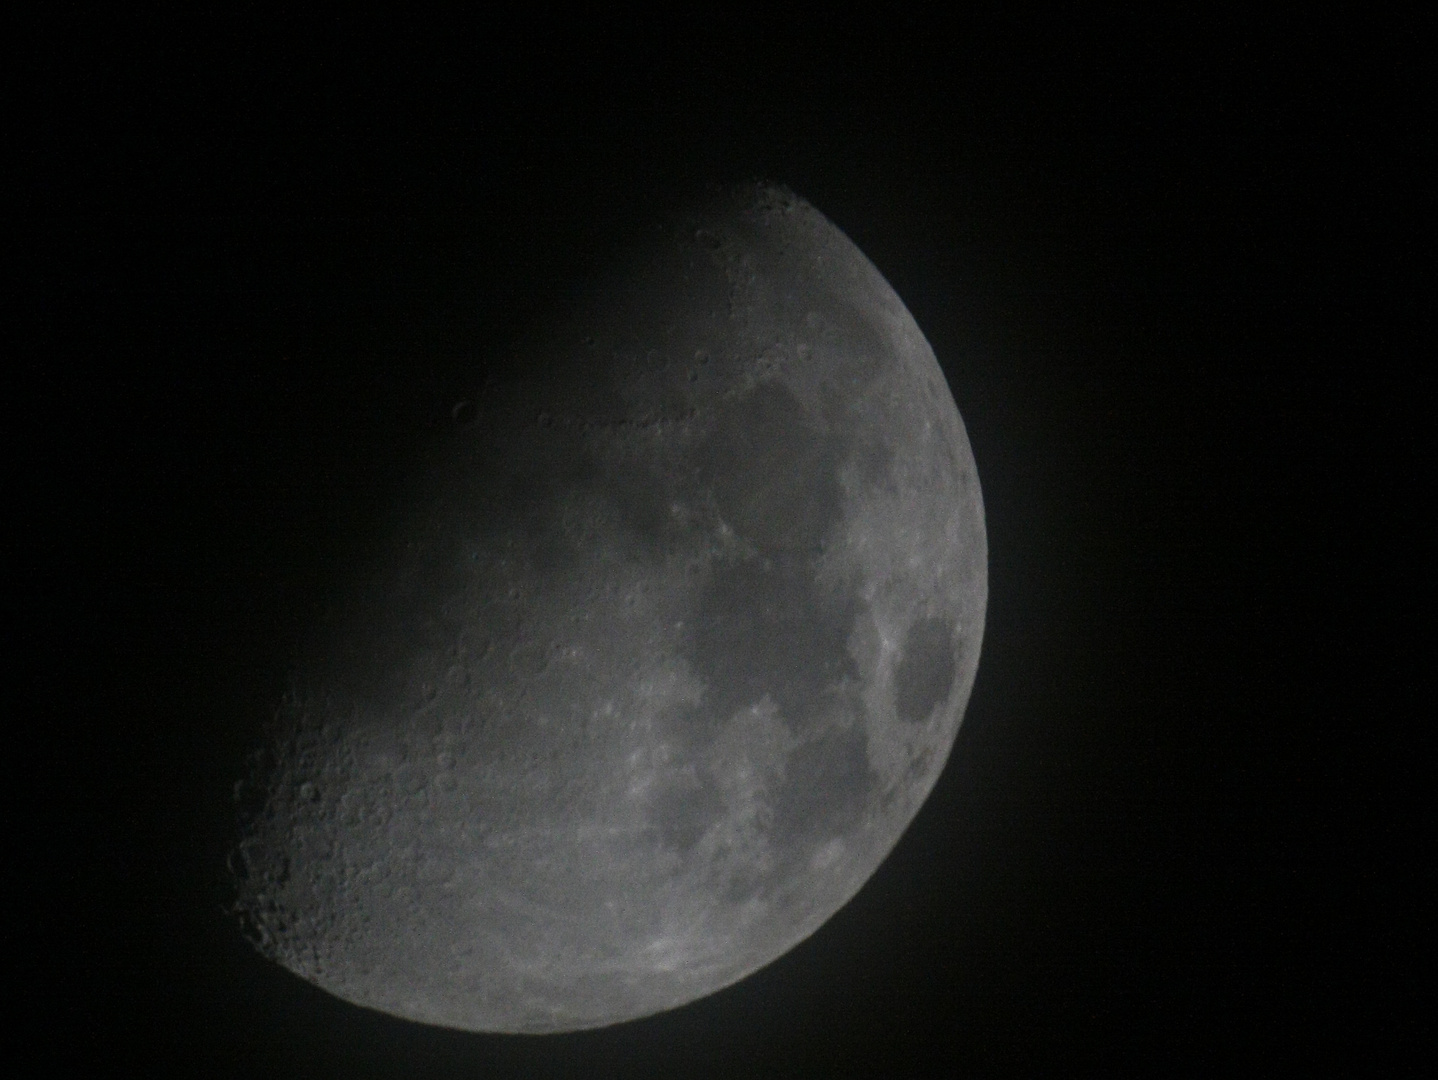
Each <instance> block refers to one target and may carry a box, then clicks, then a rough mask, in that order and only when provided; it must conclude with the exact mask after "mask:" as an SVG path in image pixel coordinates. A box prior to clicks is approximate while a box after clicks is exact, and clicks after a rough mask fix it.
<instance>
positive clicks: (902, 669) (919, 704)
mask: <svg viewBox="0 0 1438 1080" xmlns="http://www.w3.org/2000/svg"><path fill="white" fill-rule="evenodd" d="M957 644H958V643H957V642H956V641H955V637H954V624H953V622H952V621H950V620H948V619H935V618H927V619H919V620H918V621H917V622H915V623H914V624H913V625H912V626H910V627H909V632H908V633H907V634H905V635H904V649H903V652H902V654H901V656H900V659H899V669H898V671H896V672H895V673H894V681H895V684H896V689H897V698H896V700H895V708H896V709H897V710H898V713H899V719H901V720H904V721H906V722H908V723H910V724H920V723H923V722H924V721H925V720H927V719H928V718H929V717H930V715H932V713H933V711H934V709H935V707H937V706H938V705H940V704H942V703H943V702H945V701H947V700H948V698H949V693H950V692H951V691H952V690H953V688H954V674H955V670H956V667H957V663H956V661H957V653H958V647H957Z"/></svg>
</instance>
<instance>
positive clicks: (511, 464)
mask: <svg viewBox="0 0 1438 1080" xmlns="http://www.w3.org/2000/svg"><path fill="white" fill-rule="evenodd" d="M524 360H525V363H524V364H523V365H522V366H520V365H516V366H515V368H514V369H513V373H512V375H511V376H509V377H506V378H503V379H500V380H498V381H496V382H495V383H494V384H493V385H492V386H490V387H489V388H487V389H486V391H485V392H484V393H482V394H480V395H478V396H477V397H476V399H475V400H473V401H469V402H463V403H460V404H458V405H456V407H455V408H454V410H453V417H454V419H453V421H450V420H449V419H448V418H446V421H445V422H446V424H447V425H448V426H447V428H446V434H445V436H444V438H443V439H442V440H441V443H440V444H439V445H437V446H435V448H434V449H433V452H432V454H431V457H430V458H429V459H428V464H427V466H426V469H425V470H424V473H423V476H424V480H423V481H422V482H421V483H420V485H419V487H418V488H417V489H416V490H415V491H413V492H412V493H411V496H412V497H411V498H410V499H409V500H408V501H407V503H406V505H405V507H404V508H403V512H402V513H397V514H396V517H395V522H396V524H395V526H394V528H393V530H392V533H391V534H390V535H388V536H386V537H384V538H382V540H383V542H382V543H377V544H376V545H375V546H376V549H377V550H379V551H380V552H381V554H380V555H378V556H376V557H375V558H374V559H373V560H371V561H370V562H369V563H368V564H366V565H364V566H360V567H356V568H355V569H354V573H353V574H352V584H351V586H350V587H349V588H348V589H347V590H345V591H343V593H342V594H341V595H340V596H339V598H338V599H337V601H336V604H335V607H334V614H333V615H332V616H331V617H330V618H328V619H327V620H325V621H324V622H323V623H322V625H317V627H316V630H315V635H314V639H313V640H314V645H313V647H311V648H310V649H309V650H308V651H307V652H306V653H305V654H304V656H303V658H302V660H301V662H300V663H298V664H297V666H296V669H295V675H294V679H293V682H292V684H291V689H290V691H289V692H288V693H287V694H286V696H285V697H284V699H283V701H282V702H281V703H280V705H279V706H278V708H277V712H276V717H275V722H274V724H273V725H272V729H271V731H270V733H269V735H268V736H267V742H266V744H265V747H264V749H263V751H262V752H259V753H257V754H256V757H255V763H254V768H253V769H252V771H251V773H250V775H248V776H247V777H246V778H245V779H244V780H242V781H241V782H240V783H239V784H237V785H236V798H237V801H238V802H239V804H240V809H239V811H238V814H239V822H240V831H239V839H238V841H237V843H236V846H235V849H234V851H233V853H232V855H231V859H230V867H231V872H232V874H233V879H234V888H235V905H234V910H235V913H236V914H237V915H238V916H239V917H240V919H241V921H242V923H243V926H244V928H245V932H246V933H247V934H248V936H249V937H250V939H251V940H252V942H253V943H254V944H255V946H256V947H257V948H258V949H259V950H260V952H261V953H263V954H264V955H265V956H266V957H268V958H270V959H271V960H273V961H275V962H276V963H278V964H280V965H282V966H283V967H285V968H288V969H289V970H290V971H292V972H294V973H295V974H296V975H298V976H300V977H302V978H304V979H306V980H308V981H310V982H311V983H313V984H315V985H316V986H318V987H321V988H322V989H324V990H326V991H328V992H330V993H332V994H334V995H336V996H338V997H340V998H342V999H344V1000H346V1001H349V1002H353V1003H355V1004H357V1005H361V1006H366V1007H369V1008H372V1009H378V1010H382V1011H383V1012H386V1013H389V1014H393V1015H395V1016H399V1017H405V1018H409V1019H411V1020H416V1021H421V1022H424V1023H428V1024H436V1025H443V1026H446V1027H451V1028H459V1029H466V1030H472V1031H484V1032H535V1033H538V1032H560V1031H572V1030H578V1029H585V1028H594V1027H600V1026H604V1025H609V1024H614V1023H617V1022H620V1021H624V1020H629V1019H633V1018H637V1017H643V1016H648V1015H651V1014H654V1013H658V1012H661V1011H663V1010H666V1009H671V1008H674V1007H676V1006H679V1005H682V1004H684V1003H686V1002H690V1001H693V1000H695V999H697V998H700V997H702V996H704V995H706V994H710V993H712V992H714V991H716V990H719V989H720V988H722V987H725V986H727V985H730V984H732V983H734V982H736V981H737V980H739V979H742V978H744V977H745V976H746V975H748V974H750V973H751V972H753V971H755V970H757V969H758V968H760V967H763V966H764V965H766V964H768V963H770V962H771V961H773V960H775V959H776V958H777V957H779V956H781V955H782V954H784V953H785V952H787V951H788V950H789V949H791V948H793V947H794V946H795V945H796V944H797V943H799V942H800V941H803V940H804V939H805V938H807V937H808V936H809V935H810V934H812V933H813V932H814V931H815V930H816V929H817V928H818V927H819V926H820V925H821V924H823V923H824V922H825V920H827V919H828V918H829V917H830V916H831V915H833V914H834V912H835V911H837V910H838V909H839V908H840V907H842V906H843V905H844V904H845V903H846V902H847V901H848V900H849V899H850V898H851V897H852V896H853V895H854V894H855V893H856V892H857V891H858V890H859V888H860V887H861V886H862V885H863V884H864V882H865V881H866V880H867V879H868V878H869V877H870V875H871V874H873V872H874V870H875V869H876V867H877V866H878V865H879V863H880V862H881V861H882V860H883V859H884V857H885V856H886V855H887V854H888V852H889V851H890V850H891V849H892V848H893V846H894V844H895V843H896V842H897V841H898V838H899V836H900V835H901V834H902V832H903V831H904V829H905V828H906V827H907V826H908V824H909V822H910V821H911V820H912V818H913V817H914V815H915V813H916V812H917V811H918V809H919V807H920V805H921V804H922V803H923V801H924V799H925V798H926V797H927V796H928V794H929V792H930V790H931V788H932V787H933V785H934V783H935V781H936V779H937V777H938V776H939V773H940V772H941V770H942V769H943V767H944V764H945V761H946V760H947V758H948V756H949V753H950V751H951V748H952V746H953V743H954V738H955V735H956V732H957V730H958V727H959V723H960V720H961V718H962V715H963V712H964V709H965V706H966V704H967V701H968V697H969V692H970V689H971V687H972V685H973V681H974V675H975V671H976V669H977V665H978V659H979V649H980V643H981V640H982V636H983V625H984V612H985V605H986V602H987V550H986V539H985V530H984V513H983V503H982V498H981V495H980V490H979V481H978V475H977V471H976V468H975V465H974V459H973V454H972V452H971V450H970V447H969V442H968V438H967V435H966V433H965V430H964V426H963V422H962V420H961V419H960V417H959V412H958V409H957V408H956V407H955V404H954V399H953V396H952V394H951V393H950V391H949V388H948V385H947V383H946V381H945V378H944V375H943V373H942V372H941V371H940V368H939V365H938V363H937V361H936V360H935V357H934V354H933V351H932V349H931V348H930V346H929V344H928V342H927V341H926V340H925V338H924V336H923V334H922V333H921V332H920V330H919V328H918V326H917V325H916V324H915V322H914V319H913V318H912V316H911V315H910V314H909V312H908V310H907V309H906V308H905V307H904V304H903V303H902V302H901V301H900V299H899V297H898V296H897V295H895V293H894V291H893V289H892V288H890V286H889V285H888V283H887V282H886V281H885V280H884V279H883V277H882V276H881V275H880V274H879V272H878V271H877V270H876V269H875V267H874V266H873V265H872V264H871V263H870V262H869V260H868V259H866V258H865V257H864V255H863V254H862V253H861V252H860V251H859V249H858V248H857V247H856V246H855V245H854V244H853V243H852V242H851V241H850V240H849V239H848V238H847V237H846V236H844V235H843V233H841V232H840V231H839V229H838V228H836V227H835V226H834V225H833V224H832V223H831V222H829V221H828V220H827V219H826V218H825V217H824V216H823V215H822V214H820V213H819V212H818V211H817V210H816V209H814V207H812V206H810V205H809V204H808V203H806V202H805V201H804V200H802V199H800V198H798V197H797V196H795V195H793V194H792V193H790V192H788V191H787V190H784V189H780V188H776V187H773V186H768V185H749V186H745V187H742V188H739V189H734V190H730V191H727V192H726V193H724V194H723V195H721V196H717V197H714V198H712V199H710V200H709V201H707V202H704V203H701V204H698V205H697V207H696V208H692V209H691V210H689V211H687V212H686V213H685V214H683V215H680V216H679V218H678V219H677V224H670V225H668V226H667V227H666V228H665V229H664V230H663V231H662V232H661V233H659V234H657V235H651V236H649V237H648V238H647V239H646V240H645V241H644V242H643V243H642V244H636V246H635V247H634V248H633V250H632V251H631V252H630V254H629V255H628V256H626V257H625V258H624V259H621V260H619V261H618V262H617V263H616V264H615V267H614V270H613V272H612V273H611V274H610V275H609V277H608V278H607V279H606V280H605V281H603V282H601V283H600V284H598V285H596V286H595V287H594V288H593V289H592V290H591V291H590V293H589V294H588V295H587V297H586V298H585V299H583V300H580V301H576V302H575V308H574V310H573V311H571V312H570V313H568V314H567V315H566V316H565V317H564V318H562V319H561V320H559V321H557V322H554V323H552V324H551V325H549V326H548V327H547V328H546V329H545V331H544V332H543V333H542V334H537V335H534V336H533V337H532V338H531V339H530V340H528V341H527V342H526V343H525V352H524Z"/></svg>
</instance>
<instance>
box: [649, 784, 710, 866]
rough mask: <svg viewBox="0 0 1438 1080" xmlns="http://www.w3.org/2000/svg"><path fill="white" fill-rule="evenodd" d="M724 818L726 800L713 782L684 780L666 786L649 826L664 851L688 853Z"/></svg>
mask: <svg viewBox="0 0 1438 1080" xmlns="http://www.w3.org/2000/svg"><path fill="white" fill-rule="evenodd" d="M723 816H724V799H723V797H722V796H721V795H720V794H719V791H718V789H717V788H716V787H715V786H714V783H713V781H707V780H706V781H703V782H701V781H698V780H691V779H688V778H685V779H683V780H680V781H677V782H671V783H669V784H666V785H665V786H664V787H663V788H662V789H661V790H660V792H659V794H658V795H657V796H656V797H655V799H654V801H653V803H652V805H651V807H650V811H649V821H650V823H651V824H652V825H653V826H654V827H655V828H656V829H657V830H658V831H659V839H660V842H661V843H662V844H664V846H665V847H669V848H675V849H677V850H679V851H681V852H687V851H689V850H690V849H692V848H693V847H694V845H695V844H697V843H699V840H700V838H701V837H702V836H703V835H704V834H705V832H707V831H708V829H709V826H710V825H712V824H713V823H714V822H716V821H718V820H719V819H720V818H721V817H723Z"/></svg>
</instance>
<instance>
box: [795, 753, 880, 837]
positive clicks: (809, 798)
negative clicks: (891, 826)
mask: <svg viewBox="0 0 1438 1080" xmlns="http://www.w3.org/2000/svg"><path fill="white" fill-rule="evenodd" d="M872 777H873V774H872V770H871V769H870V768H869V752H868V737H867V736H866V735H865V734H864V729H863V728H862V727H860V726H859V725H855V726H854V727H852V728H849V729H848V730H841V729H833V730H831V731H829V732H827V733H826V734H824V735H823V736H822V737H820V738H818V739H815V740H814V741H813V742H810V743H807V744H805V745H804V746H801V747H799V748H798V749H797V750H795V751H794V752H793V753H792V754H791V755H790V756H789V760H788V761H787V762H785V765H784V785H783V787H782V788H781V789H780V792H779V797H778V799H777V800H776V803H775V806H774V832H775V833H776V834H777V835H778V836H779V837H781V838H783V840H785V841H787V842H790V843H792V842H794V841H797V840H810V839H813V838H814V837H817V836H835V835H845V834H847V833H849V832H851V831H852V830H853V828H854V827H855V826H856V825H857V824H858V821H859V817H860V815H861V814H862V813H863V812H864V807H865V806H866V805H867V804H868V800H869V788H870V785H871V783H872Z"/></svg>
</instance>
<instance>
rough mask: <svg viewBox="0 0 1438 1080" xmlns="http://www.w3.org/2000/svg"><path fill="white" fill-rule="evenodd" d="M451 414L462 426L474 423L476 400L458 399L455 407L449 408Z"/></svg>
mask: <svg viewBox="0 0 1438 1080" xmlns="http://www.w3.org/2000/svg"><path fill="white" fill-rule="evenodd" d="M449 415H450V416H451V417H452V418H453V419H454V422H455V423H456V424H458V425H459V426H460V427H468V426H469V425H470V424H472V423H474V418H475V408H474V402H472V401H469V400H465V401H456V402H455V403H454V407H453V408H452V409H450V410H449Z"/></svg>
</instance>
